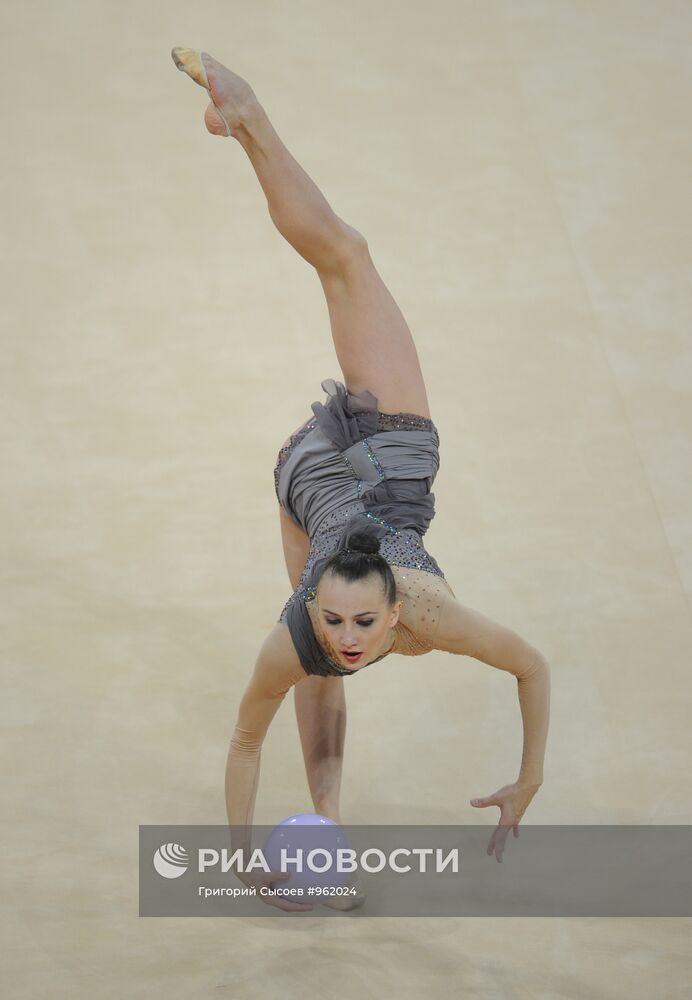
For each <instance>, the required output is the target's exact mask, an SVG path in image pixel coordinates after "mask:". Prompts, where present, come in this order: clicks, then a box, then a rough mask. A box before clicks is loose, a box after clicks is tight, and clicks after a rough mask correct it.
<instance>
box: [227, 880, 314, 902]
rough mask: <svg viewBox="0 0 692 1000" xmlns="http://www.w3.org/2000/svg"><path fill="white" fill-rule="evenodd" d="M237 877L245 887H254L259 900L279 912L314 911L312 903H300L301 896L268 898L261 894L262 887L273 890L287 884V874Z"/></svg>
mask: <svg viewBox="0 0 692 1000" xmlns="http://www.w3.org/2000/svg"><path fill="white" fill-rule="evenodd" d="M235 874H236V876H237V877H238V878H239V879H240V881H241V882H242V883H243V885H246V886H248V888H251V887H253V886H254V888H255V890H256V892H257V898H258V899H261V900H262V902H263V903H266V904H267V906H276V907H277V908H278V909H279V910H288V911H289V912H294V911H296V910H301V911H304V910H314V906H313V905H312V903H300V902H298V900H299V899H300V897H299V896H293V897H291V896H268V895H267V894H266V893H261V892H260V889H261V888H262V886H268V887H270V888H272V889H278V888H279V886H280V885H281V883H282V882H285V881H286V879H287V878H289V877H290V876H289V874H288V873H287V872H264V871H261V872H239V871H236V872H235Z"/></svg>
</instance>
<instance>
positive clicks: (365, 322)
mask: <svg viewBox="0 0 692 1000" xmlns="http://www.w3.org/2000/svg"><path fill="white" fill-rule="evenodd" d="M317 274H318V277H319V279H320V282H321V283H322V288H323V289H324V294H325V296H326V299H327V307H328V309H329V321H330V324H331V329H332V337H333V340H334V347H335V350H336V356H337V359H338V361H339V365H340V367H341V371H342V372H343V376H344V383H345V385H346V388H347V389H348V390H349V392H354V393H356V392H362V390H363V389H368V390H369V391H370V392H371V393H372V394H373V395H374V396H376V397H377V400H378V409H380V410H381V411H382V412H383V413H418V414H420V415H421V416H423V417H430V408H429V405H428V397H427V393H426V391H425V382H424V380H423V373H422V371H421V367H420V362H419V360H418V353H417V351H416V345H415V344H414V342H413V337H412V335H411V331H410V330H409V328H408V324H407V323H406V320H405V319H404V317H403V315H402V312H401V310H400V309H399V306H398V305H397V303H396V302H395V301H394V298H393V296H392V294H391V293H390V291H389V289H388V288H387V286H386V285H385V283H384V281H383V280H382V278H381V277H380V275H379V273H378V271H377V268H376V267H375V265H374V263H373V261H372V258H371V256H370V252H369V249H368V246H367V242H366V241H365V239H364V238H362V237H361V238H360V239H358V240H357V241H356V242H355V244H354V246H353V247H352V249H351V252H350V253H348V254H347V255H345V258H344V259H343V260H342V261H341V262H340V264H339V266H338V267H335V268H333V269H329V270H328V271H324V270H318V272H317Z"/></svg>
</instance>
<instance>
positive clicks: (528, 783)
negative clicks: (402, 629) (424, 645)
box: [434, 596, 550, 861]
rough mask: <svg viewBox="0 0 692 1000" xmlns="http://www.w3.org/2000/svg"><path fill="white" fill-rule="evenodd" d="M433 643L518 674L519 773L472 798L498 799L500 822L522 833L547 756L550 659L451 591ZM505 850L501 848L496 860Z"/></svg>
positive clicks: (483, 801)
mask: <svg viewBox="0 0 692 1000" xmlns="http://www.w3.org/2000/svg"><path fill="white" fill-rule="evenodd" d="M434 646H435V649H442V650H445V651H446V652H449V653H458V654H461V655H465V656H472V657H474V658H475V659H477V660H481V661H482V662H483V663H488V664H489V665H490V666H492V667H497V668H498V669H499V670H506V671H508V672H509V673H511V674H514V676H515V677H516V679H517V694H518V698H519V707H520V710H521V717H522V723H523V730H524V739H523V749H522V757H521V764H520V766H519V773H518V776H517V779H516V781H514V782H512V783H510V784H509V785H505V786H503V788H501V789H499V790H498V791H497V792H495V793H494V794H493V795H490V796H487V797H485V798H480V799H472V800H471V804H472V805H473V806H475V807H477V808H483V807H485V806H489V805H497V806H498V807H499V808H500V824H501V826H506V827H509V826H512V827H513V828H514V835H515V837H516V836H518V835H519V830H518V827H519V821H520V820H521V818H522V816H523V814H524V812H525V811H526V808H527V806H528V805H529V803H530V802H531V799H532V798H533V797H534V795H535V794H536V792H537V791H538V789H539V787H540V786H541V785H542V783H543V760H544V757H545V748H546V742H547V738H548V724H549V718H550V667H549V664H548V661H547V660H546V658H545V656H544V655H543V654H542V653H541V652H540V650H538V649H536V647H535V646H532V645H531V643H529V642H527V641H526V640H525V639H523V638H522V637H521V636H520V635H519V634H518V633H517V632H515V631H513V630H512V629H510V628H505V627H504V626H503V625H499V624H498V623H497V622H494V621H492V620H491V619H490V618H488V617H486V616H485V615H483V614H481V613H480V612H479V611H474V610H472V609H471V608H467V607H464V606H463V605H462V604H460V603H459V602H458V601H457V600H455V599H454V598H452V597H451V596H448V597H446V599H445V600H444V601H443V603H442V608H441V611H440V617H439V620H438V623H437V628H436V631H435V638H434ZM505 836H506V833H505ZM502 844H504V839H503V840H502ZM500 846H502V845H500ZM489 853H491V852H489ZM501 854H502V852H501V850H500V857H498V861H499V860H501Z"/></svg>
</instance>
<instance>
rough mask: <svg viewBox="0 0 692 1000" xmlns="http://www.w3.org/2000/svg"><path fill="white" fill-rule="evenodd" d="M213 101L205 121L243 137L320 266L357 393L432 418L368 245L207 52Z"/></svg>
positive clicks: (350, 384) (279, 216)
mask: <svg viewBox="0 0 692 1000" xmlns="http://www.w3.org/2000/svg"><path fill="white" fill-rule="evenodd" d="M202 61H203V65H204V68H205V70H206V74H207V78H208V81H209V93H210V96H211V97H212V98H213V100H212V103H211V104H210V105H209V107H208V108H207V111H206V114H205V123H206V126H207V129H208V130H209V131H210V132H213V133H215V134H219V135H223V136H226V135H227V131H226V126H225V124H224V119H225V122H227V123H228V126H229V128H230V132H231V135H232V136H233V138H235V139H237V140H238V142H239V143H240V144H241V146H242V147H243V149H244V150H245V152H246V153H247V155H248V157H249V159H250V162H251V163H252V166H253V168H254V170H255V173H256V174H257V178H258V180H259V182H260V184H261V186H262V189H263V191H264V193H265V195H266V198H267V205H268V208H269V214H270V216H271V218H272V221H273V222H274V224H275V226H276V228H277V229H278V230H279V232H280V233H281V235H282V236H283V237H284V238H285V239H286V240H287V241H288V242H289V243H290V244H291V246H293V247H294V248H295V249H296V250H297V251H298V253H299V254H300V255H301V257H303V258H304V259H305V260H307V261H308V263H310V264H312V266H313V267H314V268H315V269H316V271H317V274H318V277H319V279H320V282H321V284H322V288H323V290H324V293H325V296H326V299H327V307H328V310H329V319H330V324H331V330H332V337H333V340H334V347H335V350H336V354H337V358H338V361H339V364H340V366H341V370H342V372H343V375H344V381H345V383H346V386H347V388H348V389H349V390H350V391H351V392H360V391H361V390H363V389H369V390H370V391H371V392H372V393H373V394H374V395H375V396H377V398H378V403H379V408H380V410H382V411H384V412H385V413H397V412H409V413H418V414H420V415H421V416H424V417H429V416H430V410H429V407H428V399H427V394H426V390H425V384H424V381H423V375H422V373H421V368H420V363H419V359H418V354H417V351H416V347H415V344H414V341H413V337H412V335H411V332H410V330H409V328H408V325H407V323H406V320H405V319H404V317H403V315H402V313H401V310H400V309H399V307H398V305H397V303H396V302H395V300H394V299H393V297H392V295H391V293H390V292H389V290H388V289H387V287H386V285H385V284H384V282H383V281H382V278H381V277H380V275H379V274H378V272H377V269H376V267H375V265H374V263H373V261H372V258H371V256H370V251H369V248H368V244H367V241H366V240H365V238H364V237H363V235H362V234H361V233H360V232H359V231H358V230H356V229H355V228H354V227H353V226H350V225H349V224H348V223H346V222H344V220H343V219H341V218H339V216H337V215H336V213H335V212H334V211H333V209H332V208H331V206H330V205H329V203H328V202H327V200H326V198H325V197H324V195H323V194H322V192H321V191H320V190H319V188H318V187H317V185H316V184H315V183H314V181H312V180H311V178H310V177H309V176H308V175H307V173H306V172H305V171H304V170H303V168H302V167H301V166H300V164H299V163H298V162H297V161H296V160H295V159H294V157H293V156H292V155H291V153H290V152H289V151H288V149H287V148H286V146H285V145H284V143H283V142H282V140H281V139H280V138H279V136H278V134H277V132H276V130H275V129H274V127H273V125H272V124H271V122H270V121H269V118H268V116H267V114H266V112H265V110H264V108H263V107H262V105H261V104H260V103H259V101H258V100H257V97H256V95H255V93H254V91H253V90H252V88H251V87H250V85H249V84H248V83H247V81H245V80H244V79H243V78H242V77H240V76H238V75H237V74H235V73H233V72H232V71H231V70H229V69H227V68H226V67H225V66H223V65H222V64H221V63H219V62H217V61H216V60H215V59H213V58H212V57H211V56H209V55H207V53H204V54H203V55H202Z"/></svg>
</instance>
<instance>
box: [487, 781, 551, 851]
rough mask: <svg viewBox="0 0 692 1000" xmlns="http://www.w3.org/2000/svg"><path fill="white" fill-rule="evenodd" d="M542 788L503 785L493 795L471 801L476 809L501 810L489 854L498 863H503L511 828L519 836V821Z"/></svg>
mask: <svg viewBox="0 0 692 1000" xmlns="http://www.w3.org/2000/svg"><path fill="white" fill-rule="evenodd" d="M540 787H541V786H540V785H523V784H522V785H520V784H519V783H518V782H516V781H515V782H514V783H513V784H511V785H503V787H502V788H500V789H499V790H498V791H497V792H495V793H494V794H493V795H487V796H486V797H485V798H482V799H471V805H472V806H474V807H475V808H476V809H483V808H485V806H498V807H499V809H500V822H499V825H498V826H497V828H496V829H495V830H493V835H492V837H491V838H490V841H489V842H488V849H487V852H486V853H487V854H490V855H492V854H494V855H495V857H496V858H497V860H498V861H502V853H503V851H504V849H505V841H506V840H507V837H508V835H509V828H510V827H512V829H513V830H514V836H515V837H518V836H519V821H520V820H521V817H522V816H523V815H524V813H525V812H526V808H527V806H528V804H529V802H530V801H531V799H532V798H533V797H534V795H535V794H536V792H537V791H538V789H539V788H540Z"/></svg>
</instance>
